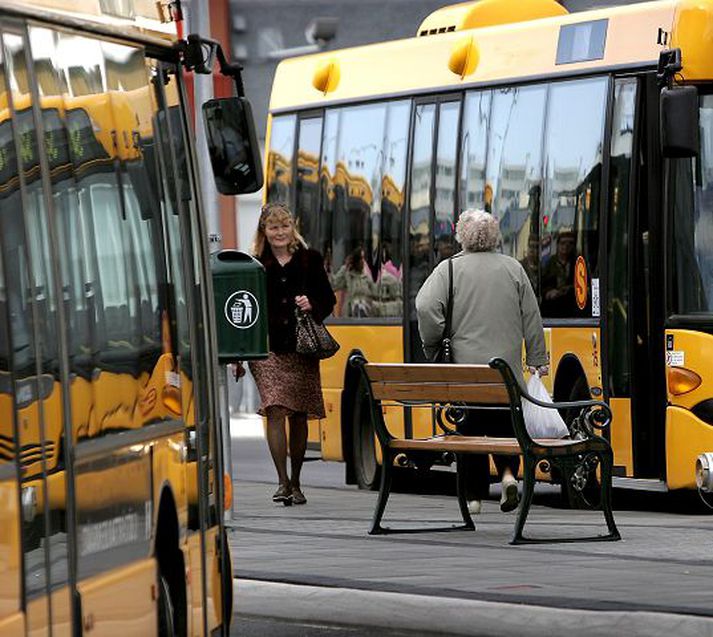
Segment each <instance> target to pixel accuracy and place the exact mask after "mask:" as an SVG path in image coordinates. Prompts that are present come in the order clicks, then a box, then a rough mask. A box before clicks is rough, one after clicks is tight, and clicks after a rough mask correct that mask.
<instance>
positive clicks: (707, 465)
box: [696, 451, 713, 493]
mask: <svg viewBox="0 0 713 637" xmlns="http://www.w3.org/2000/svg"><path fill="white" fill-rule="evenodd" d="M696 486H697V487H698V488H699V489H700V490H701V491H705V492H706V493H710V492H711V491H713V452H711V451H707V452H706V453H702V454H701V455H700V456H698V458H696Z"/></svg>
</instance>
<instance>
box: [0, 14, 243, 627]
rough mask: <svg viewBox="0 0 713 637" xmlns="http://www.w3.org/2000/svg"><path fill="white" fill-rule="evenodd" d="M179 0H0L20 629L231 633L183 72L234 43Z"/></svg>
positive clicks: (10, 594) (9, 552)
mask: <svg viewBox="0 0 713 637" xmlns="http://www.w3.org/2000/svg"><path fill="white" fill-rule="evenodd" d="M179 9H180V5H179V3H174V4H173V5H172V9H171V11H169V10H168V9H166V11H164V12H163V13H164V15H163V18H164V20H163V21H160V20H159V19H158V18H157V15H158V14H157V12H156V6H155V5H154V3H152V2H147V1H143V0H136V1H133V2H104V1H96V2H95V1H94V0H87V1H85V2H84V1H83V2H67V1H64V0H37V2H32V3H29V2H23V3H17V4H14V3H3V4H2V6H1V7H0V634H2V635H3V637H4V636H8V637H10V636H15V635H16V636H20V635H22V636H25V635H32V636H33V637H35V636H37V637H39V636H44V635H49V636H54V637H56V636H58V635H81V634H96V635H121V636H122V637H123V636H125V635H152V634H158V635H161V636H173V635H177V636H181V637H183V636H187V635H227V634H228V632H229V625H230V617H231V613H232V569H231V563H230V554H229V549H228V546H227V540H226V534H225V528H224V524H223V511H224V501H225V498H226V497H229V496H230V493H229V488H228V487H226V486H225V485H224V473H223V468H222V467H223V465H222V448H221V440H222V438H221V432H220V422H219V416H218V409H217V396H216V391H217V382H216V378H215V372H216V365H215V361H216V360H217V359H216V344H215V341H216V336H215V330H214V327H213V326H214V311H213V301H212V292H211V289H212V288H211V282H210V278H209V269H208V265H207V264H208V252H207V244H206V240H205V238H206V236H207V233H206V228H205V220H204V219H203V217H202V215H201V210H200V206H199V201H200V190H199V183H198V171H197V166H196V159H195V156H194V152H193V142H192V132H191V128H190V126H189V118H188V116H187V115H188V102H187V99H186V95H185V92H186V86H185V82H186V81H185V79H184V72H185V70H186V69H188V70H196V71H197V72H209V71H210V69H211V67H212V62H211V60H212V59H213V57H212V56H213V55H214V54H215V51H216V47H215V46H214V45H215V43H212V42H211V41H207V40H206V41H202V40H199V39H196V38H195V36H189V38H188V40H179V38H178V37H177V25H176V23H175V22H172V21H171V20H170V19H169V18H171V17H179ZM192 48H193V51H194V52H193V53H191V50H192ZM195 50H198V51H200V55H198V56H196V55H195ZM207 52H209V53H210V56H209V57H208V59H203V56H204V55H206V53H207ZM219 59H220V64H221V71H224V69H228V71H230V70H231V68H233V67H230V65H228V64H227V62H226V61H225V59H224V58H223V57H222V52H221V54H220V55H219ZM228 74H230V73H228ZM233 75H234V73H233ZM230 99H231V98H229V100H228V101H230ZM235 99H236V100H237V99H238V98H235ZM218 102H219V103H218V104H217V105H216V104H214V105H213V107H214V108H215V109H218V110H220V108H221V105H220V101H218ZM229 123H230V122H228V121H227V120H225V121H224V122H223V125H224V127H225V130H227V126H228V124H229ZM208 128H209V130H211V131H212V132H214V131H213V129H211V128H210V126H208ZM224 154H225V153H224ZM248 154H249V153H248ZM211 158H212V160H213V159H214V157H213V156H212V157H211ZM223 159H230V166H229V167H227V168H226V169H225V170H223V172H222V174H221V177H222V180H223V181H222V183H221V188H222V191H225V192H230V194H238V193H239V192H241V189H240V188H238V187H232V189H231V183H232V182H231V179H232V176H231V175H232V173H231V171H232V170H233V169H234V168H236V167H237V168H240V166H241V164H240V163H239V162H236V161H234V157H230V158H227V157H223ZM249 159H250V158H249ZM252 159H254V158H252ZM243 160H245V158H243ZM218 163H219V162H218ZM213 164H214V165H216V162H215V161H213ZM242 191H246V192H247V191H249V189H245V188H244V189H243V190H242ZM228 486H229V485H228ZM226 491H227V493H226Z"/></svg>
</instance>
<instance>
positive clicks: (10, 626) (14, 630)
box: [0, 612, 25, 637]
mask: <svg viewBox="0 0 713 637" xmlns="http://www.w3.org/2000/svg"><path fill="white" fill-rule="evenodd" d="M0 635H2V636H3V637H25V615H24V614H23V613H19V612H18V613H14V614H13V615H11V616H10V617H5V618H4V619H0Z"/></svg>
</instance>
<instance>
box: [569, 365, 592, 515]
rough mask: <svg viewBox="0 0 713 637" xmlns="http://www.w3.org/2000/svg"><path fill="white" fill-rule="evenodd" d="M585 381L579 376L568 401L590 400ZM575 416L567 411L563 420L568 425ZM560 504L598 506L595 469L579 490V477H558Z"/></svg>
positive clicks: (581, 507)
mask: <svg viewBox="0 0 713 637" xmlns="http://www.w3.org/2000/svg"><path fill="white" fill-rule="evenodd" d="M591 397H592V396H591V394H590V393H589V386H588V385H587V379H586V378H584V377H583V376H580V377H579V378H578V379H577V382H576V383H575V384H574V385H573V387H572V389H571V391H570V392H569V397H568V398H567V400H568V401H576V400H591ZM576 415H577V413H576V411H575V410H571V409H568V410H567V411H566V412H565V413H564V416H563V417H564V420H565V422H566V423H567V424H568V425H569V424H570V422H572V420H573V419H574V417H575V416H576ZM560 479H561V493H562V503H563V505H564V506H565V507H567V508H569V509H591V508H596V507H598V506H599V497H600V485H599V478H598V477H597V473H596V468H595V469H594V470H592V471H591V472H590V473H589V475H588V476H587V479H586V483H585V485H584V488H581V477H580V476H574V475H572V474H571V473H570V474H569V475H566V476H560ZM575 483H579V484H578V486H579V487H580V488H579V489H575V487H574V485H575Z"/></svg>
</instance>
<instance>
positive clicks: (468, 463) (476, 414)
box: [458, 408, 520, 500]
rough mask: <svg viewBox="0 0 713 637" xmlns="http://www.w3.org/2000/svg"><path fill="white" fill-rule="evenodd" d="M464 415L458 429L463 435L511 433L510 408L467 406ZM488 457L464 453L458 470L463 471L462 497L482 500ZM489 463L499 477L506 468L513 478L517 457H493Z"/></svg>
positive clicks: (487, 479) (487, 482)
mask: <svg viewBox="0 0 713 637" xmlns="http://www.w3.org/2000/svg"><path fill="white" fill-rule="evenodd" d="M466 413H467V416H466V419H465V421H464V422H463V424H462V425H460V426H459V427H458V431H459V432H460V433H462V434H463V435H464V436H493V437H498V438H511V437H514V436H515V433H514V431H513V428H512V420H511V417H510V411H509V410H507V409H478V408H475V409H468V410H467V411H466ZM488 458H489V456H485V455H482V456H481V455H468V454H466V455H464V456H463V460H462V470H463V471H464V473H465V484H466V493H465V497H466V500H483V499H485V498H487V497H488V490H489V487H490V464H489V462H488ZM493 462H494V463H495V468H496V469H497V472H498V478H499V479H501V480H502V477H503V473H505V469H510V471H512V474H513V476H515V477H517V472H518V469H519V468H520V456H496V455H494V456H493Z"/></svg>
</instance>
